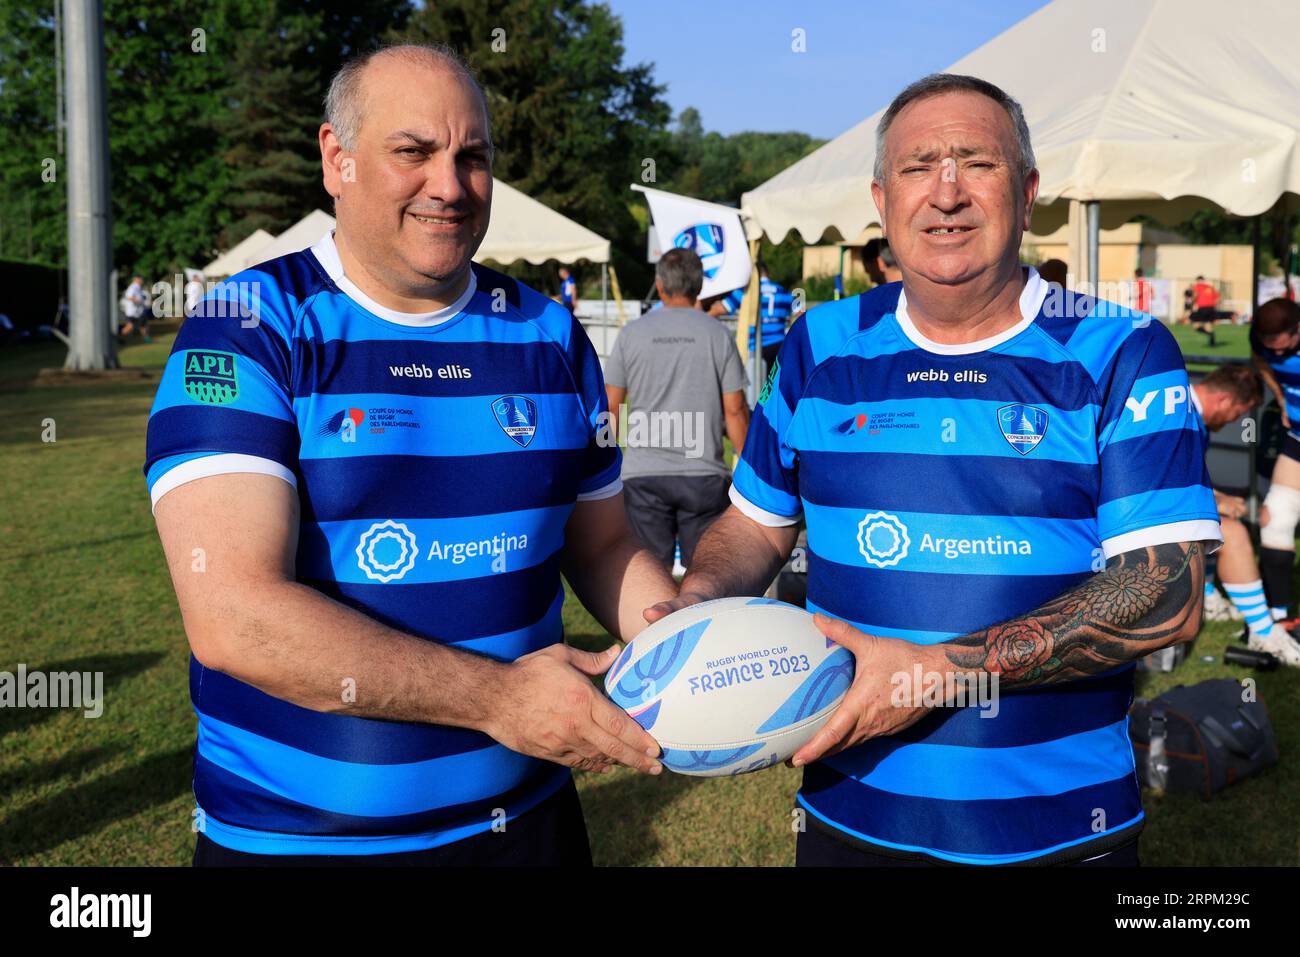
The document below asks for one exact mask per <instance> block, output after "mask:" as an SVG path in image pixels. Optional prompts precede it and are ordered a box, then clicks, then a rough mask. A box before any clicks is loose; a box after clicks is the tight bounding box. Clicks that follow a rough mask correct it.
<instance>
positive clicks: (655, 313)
mask: <svg viewBox="0 0 1300 957" xmlns="http://www.w3.org/2000/svg"><path fill="white" fill-rule="evenodd" d="M605 382H606V383H608V384H609V385H612V386H614V387H615V388H619V389H626V390H627V399H626V403H627V406H628V408H627V419H626V423H624V422H623V421H622V417H620V424H619V437H620V438H623V439H625V440H626V443H627V447H626V449H624V453H623V478H625V479H627V478H635V477H636V476H639V475H724V476H725V475H727V474H728V472H727V466H726V464H725V463H724V462H723V461H722V435H723V431H724V428H725V422H726V420H725V418H724V416H723V413H722V394H723V393H724V392H738V391H740V390H741V389H744V388H745V383H746V378H745V370H744V367H743V365H742V364H741V361H740V354H739V353H738V352H737V351H736V343H735V341H734V340H733V339H732V336H731V333H730V332H728V331H727V327H726V326H724V325H723V324H722V323H720V322H718V320H716V319H714V318H713V317H712V316H709V315H708V314H706V313H703V312H700V311H699V310H698V309H675V308H674V309H669V308H661V309H654V310H652V311H650V312H648V313H646V314H645V315H644V316H642V317H641V318H639V319H634V320H632V322H629V323H628V324H627V325H626V326H624V327H623V329H622V330H621V331H620V332H619V334H618V338H617V339H615V340H614V348H613V350H612V351H611V352H610V354H609V358H608V359H606V360H605ZM610 412H611V414H614V415H617V414H618V410H617V409H611V410H610Z"/></svg>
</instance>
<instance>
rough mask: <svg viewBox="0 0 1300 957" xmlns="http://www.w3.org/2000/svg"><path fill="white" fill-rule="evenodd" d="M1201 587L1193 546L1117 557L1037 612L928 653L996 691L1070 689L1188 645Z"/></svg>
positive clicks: (1199, 553)
mask: <svg viewBox="0 0 1300 957" xmlns="http://www.w3.org/2000/svg"><path fill="white" fill-rule="evenodd" d="M1204 583H1205V553H1204V548H1203V547H1202V545H1201V543H1200V542H1191V543H1186V542H1184V543H1181V544H1171V545H1155V546H1151V547H1148V548H1145V549H1138V550H1135V551H1132V552H1125V553H1124V554H1123V555H1117V556H1116V557H1114V558H1112V559H1111V560H1110V562H1109V563H1108V564H1107V567H1106V570H1105V571H1102V572H1099V573H1098V574H1096V575H1094V576H1093V577H1091V578H1089V579H1088V580H1087V581H1085V582H1083V583H1082V584H1080V585H1079V586H1078V587H1076V588H1073V589H1071V590H1070V591H1068V592H1066V593H1065V594H1063V595H1061V596H1059V597H1057V598H1055V599H1053V600H1052V601H1050V602H1048V603H1047V604H1045V605H1043V606H1042V607H1040V608H1037V609H1035V610H1034V611H1032V612H1029V613H1028V614H1026V615H1022V616H1020V617H1018V618H1013V619H1012V620H1010V621H1006V622H1002V623H1000V624H997V625H994V626H992V627H990V628H985V629H982V630H980V631H977V632H973V633H971V634H969V635H963V636H962V637H960V638H953V639H951V640H949V641H946V642H942V643H940V644H938V645H935V646H933V653H935V654H941V655H942V656H943V659H944V661H945V662H946V665H947V666H953V665H955V666H957V668H958V669H960V670H964V671H988V672H993V673H997V674H998V676H999V677H998V683H999V685H1000V686H1001V687H1002V688H1004V689H1011V688H1023V687H1031V686H1035V685H1045V684H1055V683H1057V682H1062V681H1073V680H1075V679H1078V678H1083V677H1086V676H1088V675H1095V674H1099V673H1101V672H1105V671H1110V670H1111V669H1113V668H1116V667H1118V666H1119V665H1123V664H1125V663H1127V662H1130V661H1134V660H1136V659H1138V658H1141V657H1143V656H1145V655H1148V654H1150V653H1151V652H1153V651H1157V650H1159V649H1161V648H1164V647H1166V646H1168V645H1172V644H1178V643H1180V642H1184V641H1190V640H1191V639H1192V638H1194V637H1195V636H1196V633H1197V631H1198V630H1199V629H1200V624H1201V611H1202V605H1203V603H1204V598H1205V596H1204Z"/></svg>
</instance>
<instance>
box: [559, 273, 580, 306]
mask: <svg viewBox="0 0 1300 957" xmlns="http://www.w3.org/2000/svg"><path fill="white" fill-rule="evenodd" d="M560 305H561V306H563V307H564V308H565V309H567V310H569V315H571V316H572V315H574V314H575V313H577V311H578V281H577V280H576V279H574V278H573V274H572V273H570V272H569V268H568V267H567V266H561V267H560Z"/></svg>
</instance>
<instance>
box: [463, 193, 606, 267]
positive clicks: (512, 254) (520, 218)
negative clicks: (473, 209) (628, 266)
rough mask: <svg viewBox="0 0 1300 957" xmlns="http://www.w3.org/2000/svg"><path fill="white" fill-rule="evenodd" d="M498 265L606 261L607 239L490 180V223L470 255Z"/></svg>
mask: <svg viewBox="0 0 1300 957" xmlns="http://www.w3.org/2000/svg"><path fill="white" fill-rule="evenodd" d="M474 258H475V259H476V260H478V261H480V262H481V261H483V260H484V259H492V260H495V261H496V262H499V263H502V264H508V263H512V262H516V261H518V260H520V259H524V260H527V261H528V262H530V263H532V264H533V265H534V266H539V265H541V264H542V263H544V262H546V261H547V260H548V259H557V260H559V261H560V262H562V263H572V262H577V261H578V260H579V259H586V260H588V261H589V262H594V263H607V262H609V240H608V239H605V238H604V237H601V236H597V235H596V234H595V233H593V232H592V231H591V230H590V229H587V228H586V227H585V226H580V225H579V224H578V223H575V222H574V221H573V220H571V219H569V218H568V217H566V216H561V215H560V214H559V213H557V212H556V211H555V210H553V209H551V208H550V207H549V206H546V205H544V204H542V203H539V202H538V201H537V200H535V199H533V198H532V197H531V196H527V195H525V194H524V193H521V192H519V190H517V189H515V188H514V187H513V186H509V185H507V184H506V183H503V182H501V180H499V179H494V180H493V181H492V221H491V222H490V223H489V224H488V231H487V235H486V236H484V237H483V245H481V246H480V247H479V249H478V253H477V254H476V255H475V256H474Z"/></svg>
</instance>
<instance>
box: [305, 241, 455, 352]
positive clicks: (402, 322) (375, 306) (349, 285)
mask: <svg viewBox="0 0 1300 957" xmlns="http://www.w3.org/2000/svg"><path fill="white" fill-rule="evenodd" d="M311 254H312V255H313V256H315V257H316V261H317V262H319V263H320V264H321V268H322V269H324V270H325V272H326V274H327V275H328V276H329V277H330V279H332V280H333V281H334V285H336V286H338V287H339V292H341V293H343V295H345V296H347V297H348V298H349V299H351V300H352V301H353V302H355V303H356V304H357V305H358V306H360V307H361V308H362V309H363V310H364V311H366V312H368V313H370V315H372V316H374V317H375V318H377V319H383V320H384V321H385V322H391V323H394V324H395V325H399V326H405V327H406V328H408V329H426V330H427V329H432V328H435V327H438V326H441V325H442V324H443V323H445V322H447V320H449V319H454V318H456V317H457V316H459V315H460V314H461V313H462V312H464V311H465V307H466V306H468V305H469V301H470V300H471V299H473V298H474V293H475V291H476V290H477V289H478V281H477V280H476V279H475V277H474V270H473V269H471V270H470V272H469V282H468V283H466V284H465V291H464V292H463V293H461V294H460V296H459V297H458V298H457V299H456V301H455V302H453V303H452V304H451V305H449V306H444V307H443V308H441V309H435V310H434V311H433V312H399V311H398V310H396V309H389V308H388V307H387V306H382V305H380V304H379V303H377V302H375V301H374V300H373V299H371V298H370V297H369V296H367V295H366V294H365V293H364V292H362V291H361V289H360V287H358V286H357V284H356V283H354V282H353V281H352V280H351V279H349V278H348V277H347V276H345V275H344V274H343V262H342V260H340V259H339V248H338V246H336V245H335V244H334V230H332V229H331V230H329V231H328V232H327V233H325V235H324V236H322V237H321V238H320V239H319V240H318V241H317V243H316V245H314V246H312V247H311Z"/></svg>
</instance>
